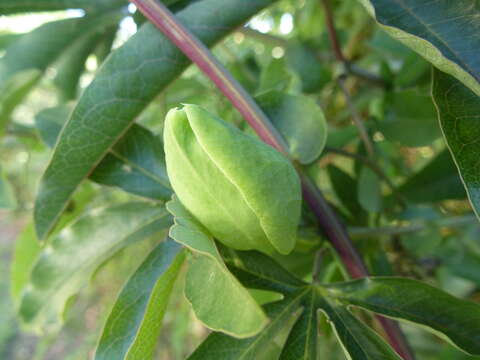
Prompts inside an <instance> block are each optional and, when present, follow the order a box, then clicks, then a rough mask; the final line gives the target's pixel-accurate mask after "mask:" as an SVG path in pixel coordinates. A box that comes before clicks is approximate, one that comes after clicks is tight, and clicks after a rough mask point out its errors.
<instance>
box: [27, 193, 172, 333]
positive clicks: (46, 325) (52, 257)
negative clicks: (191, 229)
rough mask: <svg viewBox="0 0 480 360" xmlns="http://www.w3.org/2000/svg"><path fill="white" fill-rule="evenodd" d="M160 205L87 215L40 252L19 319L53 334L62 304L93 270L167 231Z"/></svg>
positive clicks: (129, 206)
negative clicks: (127, 248)
mask: <svg viewBox="0 0 480 360" xmlns="http://www.w3.org/2000/svg"><path fill="white" fill-rule="evenodd" d="M171 221H172V220H171V216H170V215H169V214H168V213H167V212H166V211H165V209H164V207H163V206H159V205H154V204H149V203H140V202H139V203H126V204H122V205H117V206H114V207H110V208H103V209H96V210H91V211H90V212H89V213H87V214H85V215H84V216H82V217H81V218H79V219H78V221H76V222H75V223H73V224H72V225H70V226H68V227H66V228H64V229H63V230H62V231H61V232H60V233H59V234H58V235H56V236H55V237H54V238H53V239H51V241H50V242H49V243H48V244H47V245H46V246H45V247H44V248H43V249H42V251H41V253H40V255H39V257H38V259H37V261H36V263H35V265H34V267H33V269H32V272H31V277H30V283H29V284H28V285H27V287H26V290H25V292H24V294H23V297H22V300H21V304H20V310H19V313H20V317H21V319H22V320H23V322H24V323H25V324H26V325H27V326H28V327H30V328H31V329H32V330H35V331H42V330H43V331H50V330H55V329H57V328H58V326H59V325H60V324H61V318H62V313H63V310H64V307H65V303H66V302H67V300H68V299H69V298H70V297H71V296H72V295H74V294H75V293H77V292H78V290H79V289H80V288H81V287H82V286H83V285H85V283H86V282H87V281H88V279H89V278H90V277H91V275H92V274H93V273H94V271H95V270H96V269H97V268H98V267H99V266H100V265H101V264H102V263H103V262H104V261H105V260H106V259H108V258H110V257H111V256H112V255H113V254H115V253H116V252H117V251H118V250H120V249H122V248H124V247H125V246H127V245H129V244H131V243H133V242H135V241H138V240H142V239H144V238H147V237H149V236H152V235H154V234H157V233H158V232H160V231H162V230H163V229H165V228H167V227H168V226H170V224H171Z"/></svg>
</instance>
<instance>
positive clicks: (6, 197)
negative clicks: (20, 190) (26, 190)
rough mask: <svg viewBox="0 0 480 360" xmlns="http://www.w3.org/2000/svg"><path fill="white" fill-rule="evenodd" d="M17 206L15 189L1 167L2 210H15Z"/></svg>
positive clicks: (0, 207)
mask: <svg viewBox="0 0 480 360" xmlns="http://www.w3.org/2000/svg"><path fill="white" fill-rule="evenodd" d="M16 206H17V200H16V198H15V192H14V190H13V187H12V185H11V184H10V182H9V181H8V179H7V177H6V176H5V174H4V172H3V170H2V168H1V167H0V209H14V208H15V207H16Z"/></svg>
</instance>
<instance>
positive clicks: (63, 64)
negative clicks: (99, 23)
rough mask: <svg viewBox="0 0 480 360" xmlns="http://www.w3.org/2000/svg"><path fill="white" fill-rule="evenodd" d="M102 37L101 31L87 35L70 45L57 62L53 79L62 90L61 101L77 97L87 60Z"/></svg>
mask: <svg viewBox="0 0 480 360" xmlns="http://www.w3.org/2000/svg"><path fill="white" fill-rule="evenodd" d="M102 37H103V34H101V33H95V34H93V35H90V36H88V37H85V38H83V39H81V40H79V41H77V42H76V43H75V44H74V45H73V46H71V47H69V48H68V49H67V50H66V51H65V53H64V54H63V55H62V56H61V58H60V60H59V63H58V64H57V75H56V76H55V79H54V80H53V82H54V84H55V86H56V87H57V88H58V89H59V91H60V101H61V102H62V101H69V100H74V99H75V98H76V97H77V90H78V82H79V80H80V77H81V75H82V73H83V72H84V70H85V62H86V61H87V58H88V56H89V55H90V54H91V53H92V52H93V51H94V50H95V47H96V46H97V44H98V42H99V41H100V40H101V39H102Z"/></svg>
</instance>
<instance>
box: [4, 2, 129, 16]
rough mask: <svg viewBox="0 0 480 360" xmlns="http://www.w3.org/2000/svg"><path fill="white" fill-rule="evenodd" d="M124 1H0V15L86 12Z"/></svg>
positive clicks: (121, 3)
mask: <svg viewBox="0 0 480 360" xmlns="http://www.w3.org/2000/svg"><path fill="white" fill-rule="evenodd" d="M125 3H126V1H125V0H42V1H32V0H0V14H2V15H6V14H15V13H22V12H29V13H30V12H34V11H54V10H66V9H83V10H86V11H91V10H95V9H97V8H102V7H111V6H112V4H114V5H116V4H118V5H117V6H120V5H124V4H125Z"/></svg>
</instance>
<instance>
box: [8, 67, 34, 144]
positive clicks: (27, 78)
mask: <svg viewBox="0 0 480 360" xmlns="http://www.w3.org/2000/svg"><path fill="white" fill-rule="evenodd" d="M40 78H41V73H40V71H38V70H24V71H20V72H18V73H16V74H15V75H13V76H11V77H10V78H9V79H8V80H6V81H5V82H3V84H2V83H1V80H0V137H2V136H3V135H4V133H5V129H6V127H7V125H8V123H9V122H10V119H11V116H12V113H13V110H15V108H16V107H17V105H18V104H20V103H21V102H22V101H23V99H24V98H25V96H27V94H28V93H29V92H30V90H32V89H33V87H34V86H35V85H36V84H37V83H38V81H39V80H40Z"/></svg>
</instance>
